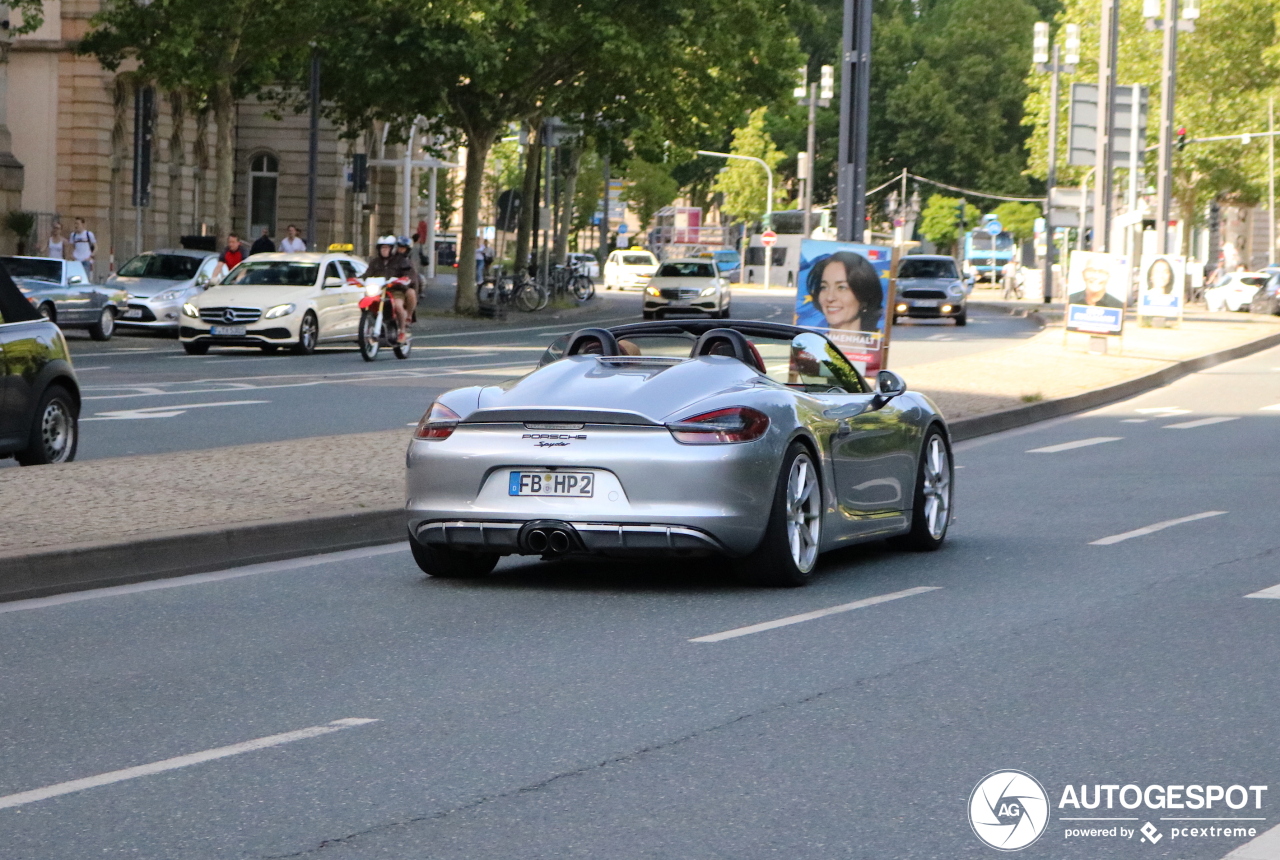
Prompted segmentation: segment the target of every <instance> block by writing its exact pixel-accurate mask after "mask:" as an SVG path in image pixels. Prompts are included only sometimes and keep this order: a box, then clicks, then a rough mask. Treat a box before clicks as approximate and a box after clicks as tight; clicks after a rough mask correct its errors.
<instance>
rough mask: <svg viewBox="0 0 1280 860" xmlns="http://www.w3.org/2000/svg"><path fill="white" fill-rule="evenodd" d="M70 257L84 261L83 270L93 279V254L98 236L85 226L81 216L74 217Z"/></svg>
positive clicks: (96, 247)
mask: <svg viewBox="0 0 1280 860" xmlns="http://www.w3.org/2000/svg"><path fill="white" fill-rule="evenodd" d="M69 238H70V239H71V259H73V260H76V261H78V262H81V263H84V268H85V271H87V272H88V273H89V278H90V280H92V279H93V255H94V253H95V252H96V251H97V250H98V237H97V236H95V235H93V231H92V230H90V229H88V228H87V227H86V226H85V223H84V219H83V218H77V219H76V229H75V230H74V231H72V233H71V236H70V237H69Z"/></svg>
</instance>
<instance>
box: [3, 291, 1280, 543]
mask: <svg viewBox="0 0 1280 860" xmlns="http://www.w3.org/2000/svg"><path fill="white" fill-rule="evenodd" d="M1233 317H1234V318H1233ZM1276 332H1280V317H1273V318H1267V317H1258V316H1245V315H1228V316H1227V317H1226V318H1224V319H1222V320H1213V321H1208V320H1206V321H1187V322H1186V323H1184V325H1183V327H1182V328H1180V329H1144V328H1139V327H1137V326H1132V327H1130V328H1129V329H1128V330H1127V334H1126V336H1125V338H1124V340H1123V341H1122V342H1121V343H1114V342H1113V344H1112V350H1111V352H1110V354H1108V355H1095V354H1091V353H1090V352H1089V351H1088V345H1089V339H1088V338H1087V337H1085V336H1082V335H1070V336H1069V337H1066V338H1064V335H1063V332H1062V329H1061V328H1049V329H1046V330H1045V331H1043V332H1041V333H1040V334H1039V335H1036V336H1035V337H1033V338H1031V339H1029V340H1026V341H1022V342H1020V343H1019V344H1018V345H1016V346H1011V347H1009V348H1007V349H999V350H993V351H991V352H985V353H980V354H977V355H971V356H964V357H961V358H956V359H952V360H948V361H943V362H934V363H931V364H923V365H917V366H914V367H912V368H911V369H910V370H909V371H908V372H907V373H906V376H907V381H908V383H910V384H911V386H912V387H913V388H915V389H918V390H922V391H925V392H926V393H928V394H929V395H930V396H931V397H933V398H935V399H936V400H937V402H938V403H939V405H940V406H941V407H942V410H943V412H944V413H945V414H946V415H947V416H948V417H949V418H952V419H957V418H966V417H971V416H975V415H981V414H985V413H989V412H994V411H998V410H1001V409H1007V408H1010V407H1014V406H1018V405H1020V404H1022V403H1026V402H1032V401H1034V400H1039V399H1050V398H1057V397H1064V396H1068V395H1071V394H1076V393H1079V392H1082V391H1087V390H1091V389H1094V388H1100V387H1103V386H1106V385H1111V384H1114V383H1117V382H1121V381H1124V380H1126V379H1132V378H1134V377H1138V376H1142V375H1145V374H1147V373H1150V372H1153V371H1156V370H1159V369H1161V368H1163V367H1167V366H1168V365H1170V364H1172V363H1175V362H1178V361H1181V360H1184V359H1187V358H1192V357H1195V356H1198V355H1204V354H1206V353H1211V352H1216V351H1219V350H1222V349H1227V348H1230V347H1232V346H1236V345H1238V344H1242V343H1247V342H1249V341H1252V340H1256V339H1258V338H1261V337H1265V336H1267V335H1270V334H1274V333H1276ZM408 435H409V430H408V428H403V429H400V430H392V431H386V432H379V433H362V434H355V435H343V436H326V437H313V438H308V439H298V440H293V441H288V442H276V443H266V444H258V445H241V446H235V447H228V448H218V449H213V450H207V451H191V452H181V453H173V454H157V455H150V456H139V457H119V458H113V459H108V460H100V461H91V462H83V463H69V464H66V465H62V466H44V467H39V468H31V469H6V470H4V472H3V476H2V477H0V564H2V563H3V559H4V556H5V555H7V554H8V555H18V554H21V553H23V552H31V551H33V550H38V549H41V548H54V547H58V548H70V546H69V545H93V544H102V543H110V542H124V541H129V540H133V539H136V538H138V537H140V536H143V535H147V536H150V535H160V534H167V533H174V532H181V531H182V530H184V529H194V528H208V527H210V526H219V525H225V526H232V525H235V524H241V523H248V522H260V521H265V520H281V519H292V518H305V517H309V516H315V515H320V514H338V513H343V512H347V511H353V510H393V509H396V508H399V507H400V506H402V505H403V503H404V497H403V484H404V450H405V447H406V445H407V443H408Z"/></svg>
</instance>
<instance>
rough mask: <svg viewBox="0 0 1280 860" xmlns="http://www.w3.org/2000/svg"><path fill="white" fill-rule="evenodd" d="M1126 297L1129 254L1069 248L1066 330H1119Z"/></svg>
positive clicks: (1090, 331) (1088, 331) (1105, 332)
mask: <svg viewBox="0 0 1280 860" xmlns="http://www.w3.org/2000/svg"><path fill="white" fill-rule="evenodd" d="M1128 297H1129V258H1128V257H1125V256H1124V255H1122V254H1104V253H1100V252H1097V251H1072V252H1071V268H1070V272H1069V274H1068V275H1067V331H1079V332H1087V333H1088V334H1120V331H1121V329H1122V328H1123V327H1124V305H1125V301H1126V300H1127V299H1128Z"/></svg>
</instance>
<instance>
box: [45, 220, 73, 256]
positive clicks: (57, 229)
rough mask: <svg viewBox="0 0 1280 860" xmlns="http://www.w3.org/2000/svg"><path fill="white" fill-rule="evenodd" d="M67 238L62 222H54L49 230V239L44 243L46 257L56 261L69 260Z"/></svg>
mask: <svg viewBox="0 0 1280 860" xmlns="http://www.w3.org/2000/svg"><path fill="white" fill-rule="evenodd" d="M68 244H69V243H68V242H67V237H66V236H63V235H62V222H61V221H54V222H53V227H51V228H50V230H49V238H48V239H46V240H45V243H44V255H45V256H46V257H52V258H53V259H55V260H65V259H67V245H68Z"/></svg>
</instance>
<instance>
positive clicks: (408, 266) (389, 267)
mask: <svg viewBox="0 0 1280 860" xmlns="http://www.w3.org/2000/svg"><path fill="white" fill-rule="evenodd" d="M364 276H365V277H366V278H386V279H387V280H392V279H394V278H405V279H407V280H408V282H409V283H408V284H392V285H390V286H388V287H387V296H388V298H390V299H391V309H392V312H393V313H394V314H395V317H396V325H397V326H398V327H399V330H400V337H399V342H400V343H404V342H405V340H407V339H408V332H409V314H410V313H412V312H413V309H414V307H416V306H417V304H418V302H417V298H418V295H417V290H415V289H414V285H415V284H416V283H417V280H418V274H417V272H415V271H414V270H413V264H412V263H410V262H409V258H408V257H407V256H406V255H404V254H397V253H396V237H395V236H382V237H380V238H379V239H378V247H377V250H376V251H375V253H374V255H373V256H372V257H370V258H369V268H368V269H367V270H366V271H365V273H364Z"/></svg>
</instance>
